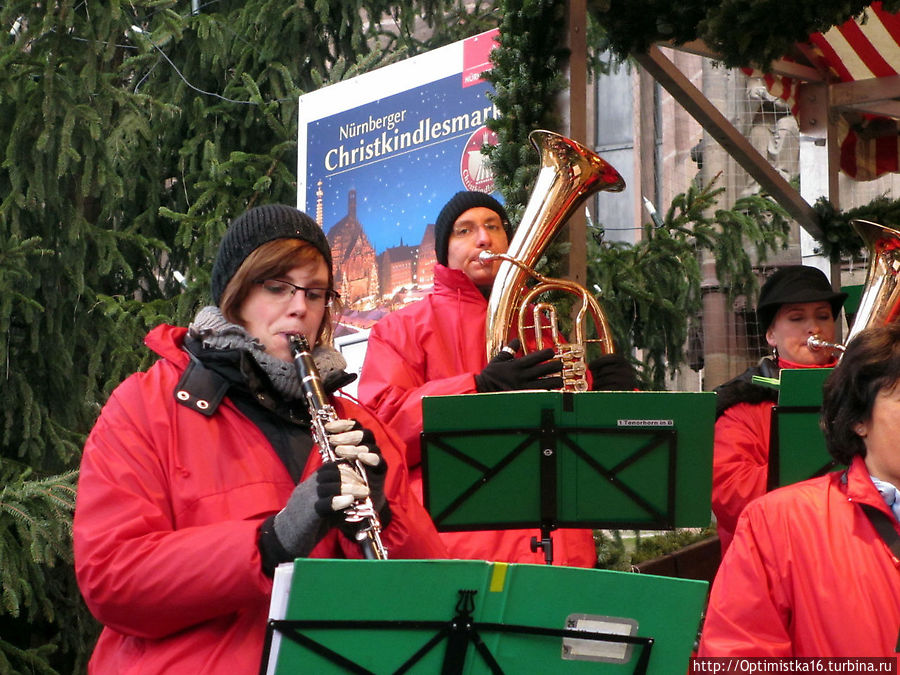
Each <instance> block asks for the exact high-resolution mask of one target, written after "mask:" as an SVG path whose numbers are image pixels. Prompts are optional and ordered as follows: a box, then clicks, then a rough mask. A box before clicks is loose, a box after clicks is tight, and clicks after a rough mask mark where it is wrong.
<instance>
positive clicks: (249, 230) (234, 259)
mask: <svg viewBox="0 0 900 675" xmlns="http://www.w3.org/2000/svg"><path fill="white" fill-rule="evenodd" d="M274 239H302V240H303V241H306V242H309V243H310V244H312V245H313V246H315V247H316V248H317V249H318V250H319V252H320V253H321V254H322V256H323V257H324V258H325V263H326V264H327V265H328V267H329V269H330V268H331V248H329V246H328V240H327V239H326V238H325V233H324V232H323V231H322V228H321V227H319V225H318V224H317V223H316V221H314V220H313V219H312V218H310V217H309V216H308V215H306V214H305V213H303V212H302V211H298V210H297V209H295V208H294V207H292V206H285V205H284V204H266V205H264V206H256V207H254V208H252V209H250V210H248V211H246V212H245V213H243V214H242V215H240V216H238V217H237V218H235V219H234V220H233V221H231V224H230V225H229V226H228V229H227V230H226V232H225V236H224V237H222V242H221V243H220V244H219V252H218V254H217V255H216V262H215V263H214V264H213V268H212V278H211V280H210V291H211V293H212V299H213V302H214V303H215V304H216V305H218V304H219V300H220V299H221V298H222V293H223V292H224V291H225V287H226V286H227V285H228V282H229V281H231V277H233V276H234V273H235V272H237V270H238V268H239V267H240V266H241V264H242V263H243V262H244V260H246V258H247V256H248V255H250V254H251V253H253V251H255V250H256V249H257V248H259V247H260V246H262V245H263V244H265V243H267V242H270V241H272V240H274Z"/></svg>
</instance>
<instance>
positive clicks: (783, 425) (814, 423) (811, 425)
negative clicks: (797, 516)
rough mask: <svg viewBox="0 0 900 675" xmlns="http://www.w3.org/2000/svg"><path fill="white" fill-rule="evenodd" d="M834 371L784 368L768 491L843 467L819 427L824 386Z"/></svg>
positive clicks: (772, 437)
mask: <svg viewBox="0 0 900 675" xmlns="http://www.w3.org/2000/svg"><path fill="white" fill-rule="evenodd" d="M832 370H833V369H832V368H784V369H782V370H781V372H780V379H779V383H778V403H777V404H776V405H775V406H774V407H773V408H772V421H771V432H770V434H769V472H768V477H767V480H766V488H767V489H768V490H774V489H775V488H777V487H781V486H782V485H790V484H791V483H797V482H799V481H801V480H806V479H807V478H812V477H814V476H821V475H823V474H826V473H828V472H829V471H833V470H834V469H836V468H838V467H839V466H840V465H839V464H838V463H837V462H835V461H834V459H832V457H831V455H829V454H828V450H826V449H825V438H824V436H823V435H822V430H821V428H819V414H820V412H821V410H822V385H823V384H824V382H825V379H826V378H827V377H828V375H830V374H831V371H832Z"/></svg>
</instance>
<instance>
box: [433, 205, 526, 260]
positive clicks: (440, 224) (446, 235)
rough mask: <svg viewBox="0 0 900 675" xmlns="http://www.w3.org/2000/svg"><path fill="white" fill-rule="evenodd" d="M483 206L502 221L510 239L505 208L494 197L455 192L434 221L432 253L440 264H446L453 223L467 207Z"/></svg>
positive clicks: (510, 230)
mask: <svg viewBox="0 0 900 675" xmlns="http://www.w3.org/2000/svg"><path fill="white" fill-rule="evenodd" d="M479 206H483V207H485V208H487V209H490V210H491V211H493V212H494V213H496V214H497V215H498V216H500V220H501V221H503V229H504V230H506V237H507V239H512V227H511V226H510V224H509V216H508V215H506V209H504V208H503V205H502V204H500V202H498V201H497V200H496V199H494V198H493V197H491V196H490V195H489V194H487V193H486V192H475V191H469V192H457V193H456V194H455V195H453V196H452V197H451V198H450V201H449V202H447V203H446V204H445V205H444V208H442V209H441V212H440V214H438V217H437V220H436V221H435V223H434V254H435V256H436V257H437V261H438V262H439V263H441V265H446V264H447V246H448V245H449V243H450V232H452V231H453V223H455V222H456V219H457V218H459V217H460V216H461V215H462V214H463V213H465V212H466V211H468V210H469V209H474V208H476V207H479Z"/></svg>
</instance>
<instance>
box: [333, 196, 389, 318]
mask: <svg viewBox="0 0 900 675" xmlns="http://www.w3.org/2000/svg"><path fill="white" fill-rule="evenodd" d="M327 237H328V243H329V245H330V246H331V256H332V258H333V260H334V285H335V289H336V290H337V291H338V292H339V293H340V294H341V299H342V300H343V302H344V305H345V306H346V307H349V308H351V309H368V308H371V307H373V306H374V305H375V302H376V300H377V298H378V295H379V289H378V268H377V266H376V264H375V249H374V248H373V247H372V243H371V242H370V241H369V238H368V237H367V236H366V233H365V230H364V229H363V226H362V223H360V222H359V220H358V219H357V217H356V190H350V192H349V193H348V195H347V215H346V216H344V217H343V218H341V219H340V220H339V221H338V222H337V223H335V224H334V225H333V226H332V227H331V229H329V230H328V234H327Z"/></svg>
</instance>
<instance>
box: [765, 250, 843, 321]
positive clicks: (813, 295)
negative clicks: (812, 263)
mask: <svg viewBox="0 0 900 675" xmlns="http://www.w3.org/2000/svg"><path fill="white" fill-rule="evenodd" d="M846 299H847V294H846V293H839V292H837V291H835V290H834V289H833V288H832V287H831V283H830V282H829V281H828V277H826V276H825V273H824V272H822V270H820V269H818V268H817V267H807V266H805V265H789V266H787V267H782V268H780V269H779V270H778V271H777V272H775V274H773V275H772V276H770V277H769V278H768V279H766V282H765V283H764V284H763V286H762V289H760V291H759V302H757V303H756V317H757V319H758V320H759V327H760V329H761V330H762V331H763V332H765V331H767V330H769V326H771V325H772V321H773V320H774V319H775V314H776V313H777V312H778V308H779V307H781V306H782V305H785V304H788V303H795V302H828V303H831V316H832V317H834V318H835V319H837V317H838V314H840V313H841V307H843V305H844V300H846Z"/></svg>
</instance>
